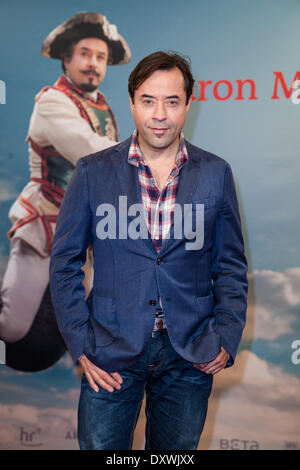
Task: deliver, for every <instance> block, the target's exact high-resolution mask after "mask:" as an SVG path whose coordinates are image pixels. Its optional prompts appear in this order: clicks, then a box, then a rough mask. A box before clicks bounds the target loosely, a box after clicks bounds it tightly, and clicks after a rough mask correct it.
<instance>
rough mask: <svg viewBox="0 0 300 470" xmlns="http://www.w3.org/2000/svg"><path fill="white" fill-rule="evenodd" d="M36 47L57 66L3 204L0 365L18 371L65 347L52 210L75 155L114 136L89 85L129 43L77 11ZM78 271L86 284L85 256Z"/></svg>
mask: <svg viewBox="0 0 300 470" xmlns="http://www.w3.org/2000/svg"><path fill="white" fill-rule="evenodd" d="M42 55H43V56H45V57H50V58H54V59H60V60H61V62H62V68H63V71H64V74H63V75H62V76H61V77H60V78H59V79H58V80H57V82H56V83H55V84H54V85H53V86H51V87H45V88H44V89H43V90H42V91H41V92H40V93H39V94H38V95H37V97H36V104H35V106H34V110H33V114H32V117H31V121H30V125H29V131H28V138H27V142H28V145H29V161H30V172H31V178H30V182H29V183H28V184H27V185H26V186H25V188H24V189H23V190H22V193H21V194H20V196H19V197H18V199H17V200H16V201H15V203H14V204H13V206H12V207H11V209H10V213H9V217H10V219H11V221H12V223H13V226H12V228H11V230H10V231H9V233H8V235H9V238H10V239H11V252H10V258H9V262H8V267H7V270H6V273H5V276H4V280H3V286H2V291H1V297H2V302H0V304H1V303H2V308H1V312H0V338H1V339H3V340H4V341H6V342H7V350H6V357H7V365H8V366H10V367H13V368H16V369H18V370H24V371H36V370H42V369H45V368H46V367H49V366H50V365H52V364H53V363H54V362H56V361H57V360H58V359H59V358H60V357H61V355H62V354H64V352H65V344H64V342H63V340H62V338H61V335H60V333H59V331H58V329H57V324H56V320H55V315H54V312H53V307H52V304H51V299H50V291H49V255H50V252H51V245H52V239H53V234H54V231H55V225H56V219H57V214H58V212H59V209H60V205H61V201H62V198H63V196H64V192H65V189H66V187H67V185H68V182H69V180H70V177H71V174H72V172H73V169H74V167H75V165H76V162H77V160H78V159H79V158H81V157H83V156H85V155H87V154H89V153H92V152H96V151H98V150H102V149H105V148H107V147H110V146H112V145H114V144H116V142H117V140H118V129H117V123H116V120H115V117H114V115H113V112H112V110H111V109H110V107H109V105H108V104H107V102H106V99H105V97H104V95H103V94H102V93H100V92H99V91H98V90H97V88H98V86H99V85H100V83H101V82H102V80H103V79H104V77H105V74H106V68H107V65H118V64H125V63H127V62H129V60H130V49H129V46H128V45H127V43H126V41H125V40H124V39H123V37H122V36H121V35H120V34H118V31H117V29H116V26H115V25H112V24H110V23H109V22H108V20H107V19H106V17H105V16H102V15H101V14H100V13H85V12H83V13H77V14H75V15H74V16H72V17H71V18H69V19H68V20H66V21H65V22H64V23H62V24H61V25H59V26H58V27H57V28H55V29H54V30H53V31H52V32H51V33H50V34H49V35H48V36H47V38H46V39H45V41H44V43H43V46H42ZM85 271H86V273H87V276H86V289H87V292H88V290H89V283H90V279H91V278H92V267H91V261H90V260H89V261H88V262H87V265H86V267H85ZM1 297H0V300H1Z"/></svg>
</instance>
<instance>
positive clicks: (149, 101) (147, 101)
mask: <svg viewBox="0 0 300 470" xmlns="http://www.w3.org/2000/svg"><path fill="white" fill-rule="evenodd" d="M143 103H144V104H152V100H144V101H143Z"/></svg>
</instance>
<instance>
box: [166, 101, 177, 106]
mask: <svg viewBox="0 0 300 470" xmlns="http://www.w3.org/2000/svg"><path fill="white" fill-rule="evenodd" d="M168 104H169V105H170V106H176V105H177V104H178V101H176V100H169V101H168Z"/></svg>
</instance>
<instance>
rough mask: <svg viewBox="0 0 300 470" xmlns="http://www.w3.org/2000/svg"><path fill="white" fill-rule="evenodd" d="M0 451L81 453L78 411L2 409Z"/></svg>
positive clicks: (0, 412)
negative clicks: (63, 451)
mask: <svg viewBox="0 0 300 470" xmlns="http://www.w3.org/2000/svg"><path fill="white" fill-rule="evenodd" d="M0 422H1V427H0V449H26V448H27V449H29V448H32V449H33V448H37V449H43V448H44V449H78V443H77V440H76V439H72V438H71V437H72V436H73V433H74V432H76V426H77V412H76V410H75V409H64V408H58V407H57V408H55V407H53V408H44V409H39V408H36V407H34V406H28V405H23V404H14V405H0Z"/></svg>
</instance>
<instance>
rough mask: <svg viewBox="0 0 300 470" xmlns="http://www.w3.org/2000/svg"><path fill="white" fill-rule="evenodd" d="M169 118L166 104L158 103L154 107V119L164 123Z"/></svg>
mask: <svg viewBox="0 0 300 470" xmlns="http://www.w3.org/2000/svg"><path fill="white" fill-rule="evenodd" d="M166 118H167V111H166V106H165V103H163V102H161V101H158V102H157V103H156V105H155V107H154V111H153V119H157V120H158V121H164V120H165V119H166Z"/></svg>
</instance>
